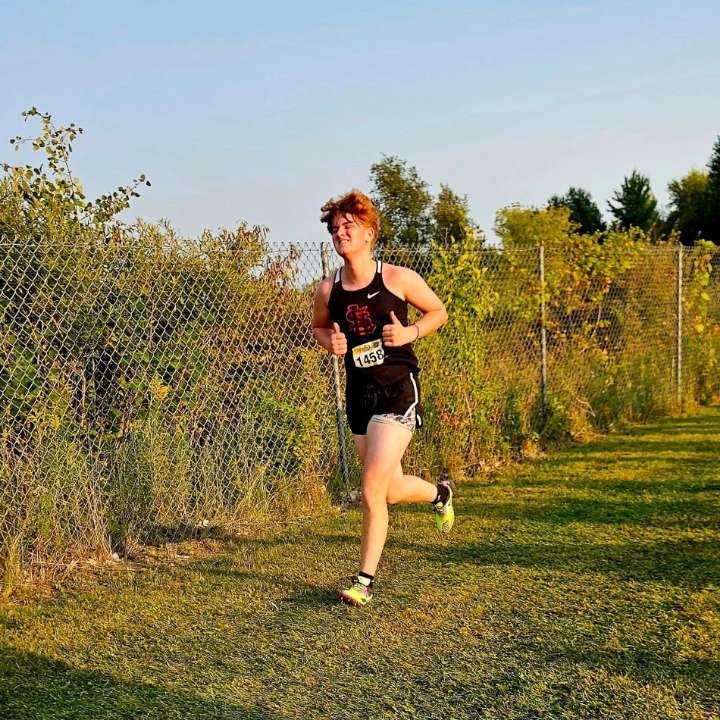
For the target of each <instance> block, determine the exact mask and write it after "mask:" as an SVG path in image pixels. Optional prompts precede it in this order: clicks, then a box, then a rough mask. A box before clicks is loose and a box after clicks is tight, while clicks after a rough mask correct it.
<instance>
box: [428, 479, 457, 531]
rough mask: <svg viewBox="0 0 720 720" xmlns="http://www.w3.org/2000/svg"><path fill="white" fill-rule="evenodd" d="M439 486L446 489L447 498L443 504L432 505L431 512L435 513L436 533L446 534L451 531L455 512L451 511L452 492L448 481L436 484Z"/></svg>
mask: <svg viewBox="0 0 720 720" xmlns="http://www.w3.org/2000/svg"><path fill="white" fill-rule="evenodd" d="M441 485H442V486H444V487H446V488H447V491H448V497H447V500H446V501H445V502H444V503H443V502H437V503H435V504H434V505H433V510H434V511H435V527H436V528H437V530H438V532H441V533H443V534H447V533H449V532H450V531H451V530H452V526H453V525H454V524H455V510H453V502H452V498H453V491H452V485H451V484H450V481H448V480H442V481H441V482H439V483H438V487H440V486H441Z"/></svg>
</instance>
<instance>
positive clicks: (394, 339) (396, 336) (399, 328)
mask: <svg viewBox="0 0 720 720" xmlns="http://www.w3.org/2000/svg"><path fill="white" fill-rule="evenodd" d="M390 319H391V320H392V324H390V325H383V345H386V346H387V347H400V345H407V344H408V343H409V342H411V340H412V338H411V337H408V334H409V333H410V330H409V328H406V327H405V326H404V325H403V324H402V323H401V322H400V321H399V320H398V319H397V317H396V315H395V313H394V312H393V311H392V310H391V311H390Z"/></svg>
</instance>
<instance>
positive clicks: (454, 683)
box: [0, 409, 720, 720]
mask: <svg viewBox="0 0 720 720" xmlns="http://www.w3.org/2000/svg"><path fill="white" fill-rule="evenodd" d="M719 490H720V410H718V409H710V410H706V411H703V412H702V413H701V414H699V415H696V416H693V417H685V418H676V419H667V420H663V421H659V422H657V423H655V424H652V425H649V426H645V427H638V428H633V429H631V430H629V431H627V432H625V433H623V434H616V435H613V436H609V437H607V438H604V439H603V440H601V441H598V442H595V443H590V444H587V445H583V446H577V447H572V448H568V449H566V450H564V451H561V452H557V453H554V454H553V455H552V456H551V457H550V458H548V459H543V460H538V461H534V462H531V463H527V464H524V465H521V466H518V467H515V468H513V469H511V470H510V471H507V472H506V473H504V474H503V475H501V476H500V477H497V478H495V479H494V481H493V482H492V483H488V482H487V481H480V480H478V481H467V482H466V483H465V484H463V485H462V486H461V487H460V489H459V492H458V501H457V511H458V520H457V523H456V529H455V530H454V531H453V534H452V535H451V536H449V537H448V538H441V537H438V536H436V535H435V534H434V527H433V520H432V516H431V515H430V513H429V512H428V511H427V510H425V509H424V508H420V507H416V506H409V507H406V508H393V510H392V514H391V524H392V527H391V534H390V540H389V543H388V546H387V549H386V554H385V558H384V564H383V565H382V566H381V570H380V573H379V576H378V584H377V594H376V599H375V601H374V603H373V604H372V605H371V606H369V607H367V608H364V609H355V608H348V607H344V606H341V605H338V604H337V603H336V602H335V595H336V591H337V589H338V587H340V586H341V585H342V584H343V583H344V582H345V581H346V578H347V576H348V575H349V574H351V573H352V572H354V571H355V569H356V567H355V565H356V557H357V546H358V542H357V541H358V533H359V525H360V514H359V512H358V511H357V510H356V509H353V510H349V511H342V512H341V511H337V512H336V513H335V514H333V515H332V516H331V517H328V518H325V519H323V520H322V521H321V522H319V523H318V524H316V525H314V526H307V525H305V526H300V527H296V528H294V529H292V530H286V531H284V532H283V533H281V534H275V535H273V536H270V537H265V538H255V539H247V540H243V541H239V540H238V541H234V542H232V543H229V544H228V543H226V544H222V545H219V544H218V545H217V547H218V548H219V551H217V552H214V553H210V552H209V551H210V550H211V549H212V546H213V543H212V542H209V541H208V542H206V543H205V545H200V546H198V547H196V548H195V550H194V552H193V554H192V555H191V557H189V558H182V557H179V558H177V559H176V560H175V561H174V562H173V563H169V564H168V563H163V564H161V563H153V562H150V561H148V562H144V563H135V564H130V563H126V562H121V563H118V564H116V565H114V566H113V569H112V570H110V569H103V568H101V569H98V571H97V573H98V574H100V575H101V576H102V580H103V584H102V585H98V584H97V582H96V580H95V579H93V578H89V577H87V576H85V575H82V574H81V575H78V576H75V577H74V579H73V580H72V582H70V581H68V582H67V583H66V585H65V586H64V587H63V588H61V589H60V590H59V591H58V592H57V593H55V594H54V595H53V596H52V597H49V598H45V599H43V600H41V601H40V602H37V601H35V602H29V601H28V602H21V603H16V604H14V605H9V604H8V605H5V606H0V641H1V645H2V647H1V648H0V653H1V654H0V718H2V719H3V720H11V719H13V720H14V719H18V720H19V719H21V718H22V719H25V718H33V719H40V718H73V719H74V718H93V719H94V720H104V719H105V718H108V719H109V718H113V719H114V720H118V719H120V718H183V719H186V718H218V719H219V718H249V719H251V720H260V719H267V720H280V719H281V718H333V719H334V718H343V719H344V718H428V719H429V718H443V719H445V720H450V719H451V718H456V719H460V718H463V719H464V718H468V719H469V718H473V719H476V718H477V719H479V718H498V719H501V718H502V719H503V720H509V719H511V718H623V719H625V718H642V719H643V720H646V719H653V720H654V719H656V718H677V719H682V720H692V719H694V718H698V719H699V718H703V719H708V718H720V504H719V502H718V497H719V496H720V493H719V492H718V491H719ZM180 550H181V551H182V552H184V553H185V554H188V553H187V551H186V550H185V548H180ZM203 550H204V551H206V552H205V555H203V556H200V555H198V552H199V551H203Z"/></svg>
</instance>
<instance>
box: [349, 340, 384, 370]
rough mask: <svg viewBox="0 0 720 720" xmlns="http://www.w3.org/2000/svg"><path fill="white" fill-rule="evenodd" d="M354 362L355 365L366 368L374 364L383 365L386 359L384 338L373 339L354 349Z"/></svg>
mask: <svg viewBox="0 0 720 720" xmlns="http://www.w3.org/2000/svg"><path fill="white" fill-rule="evenodd" d="M352 354H353V362H354V363H355V367H359V368H366V367H371V366H372V365H382V364H383V362H384V361H385V350H383V346H382V340H380V339H379V338H378V339H377V340H371V341H370V342H367V343H363V344H362V345H358V346H356V347H354V348H353V349H352Z"/></svg>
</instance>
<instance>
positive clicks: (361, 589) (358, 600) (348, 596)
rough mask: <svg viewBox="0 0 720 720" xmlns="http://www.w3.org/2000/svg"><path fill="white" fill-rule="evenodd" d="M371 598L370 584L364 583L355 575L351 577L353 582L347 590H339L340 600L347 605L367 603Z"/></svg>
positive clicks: (371, 589)
mask: <svg viewBox="0 0 720 720" xmlns="http://www.w3.org/2000/svg"><path fill="white" fill-rule="evenodd" d="M372 599H373V588H372V585H370V586H368V585H364V584H363V583H361V582H360V580H359V579H358V578H357V577H354V578H353V584H352V585H351V586H350V587H349V588H348V589H347V590H341V591H340V600H342V601H343V602H345V603H348V605H356V606H358V607H359V606H360V605H367V604H368V603H369V602H370V601H371V600H372Z"/></svg>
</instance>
